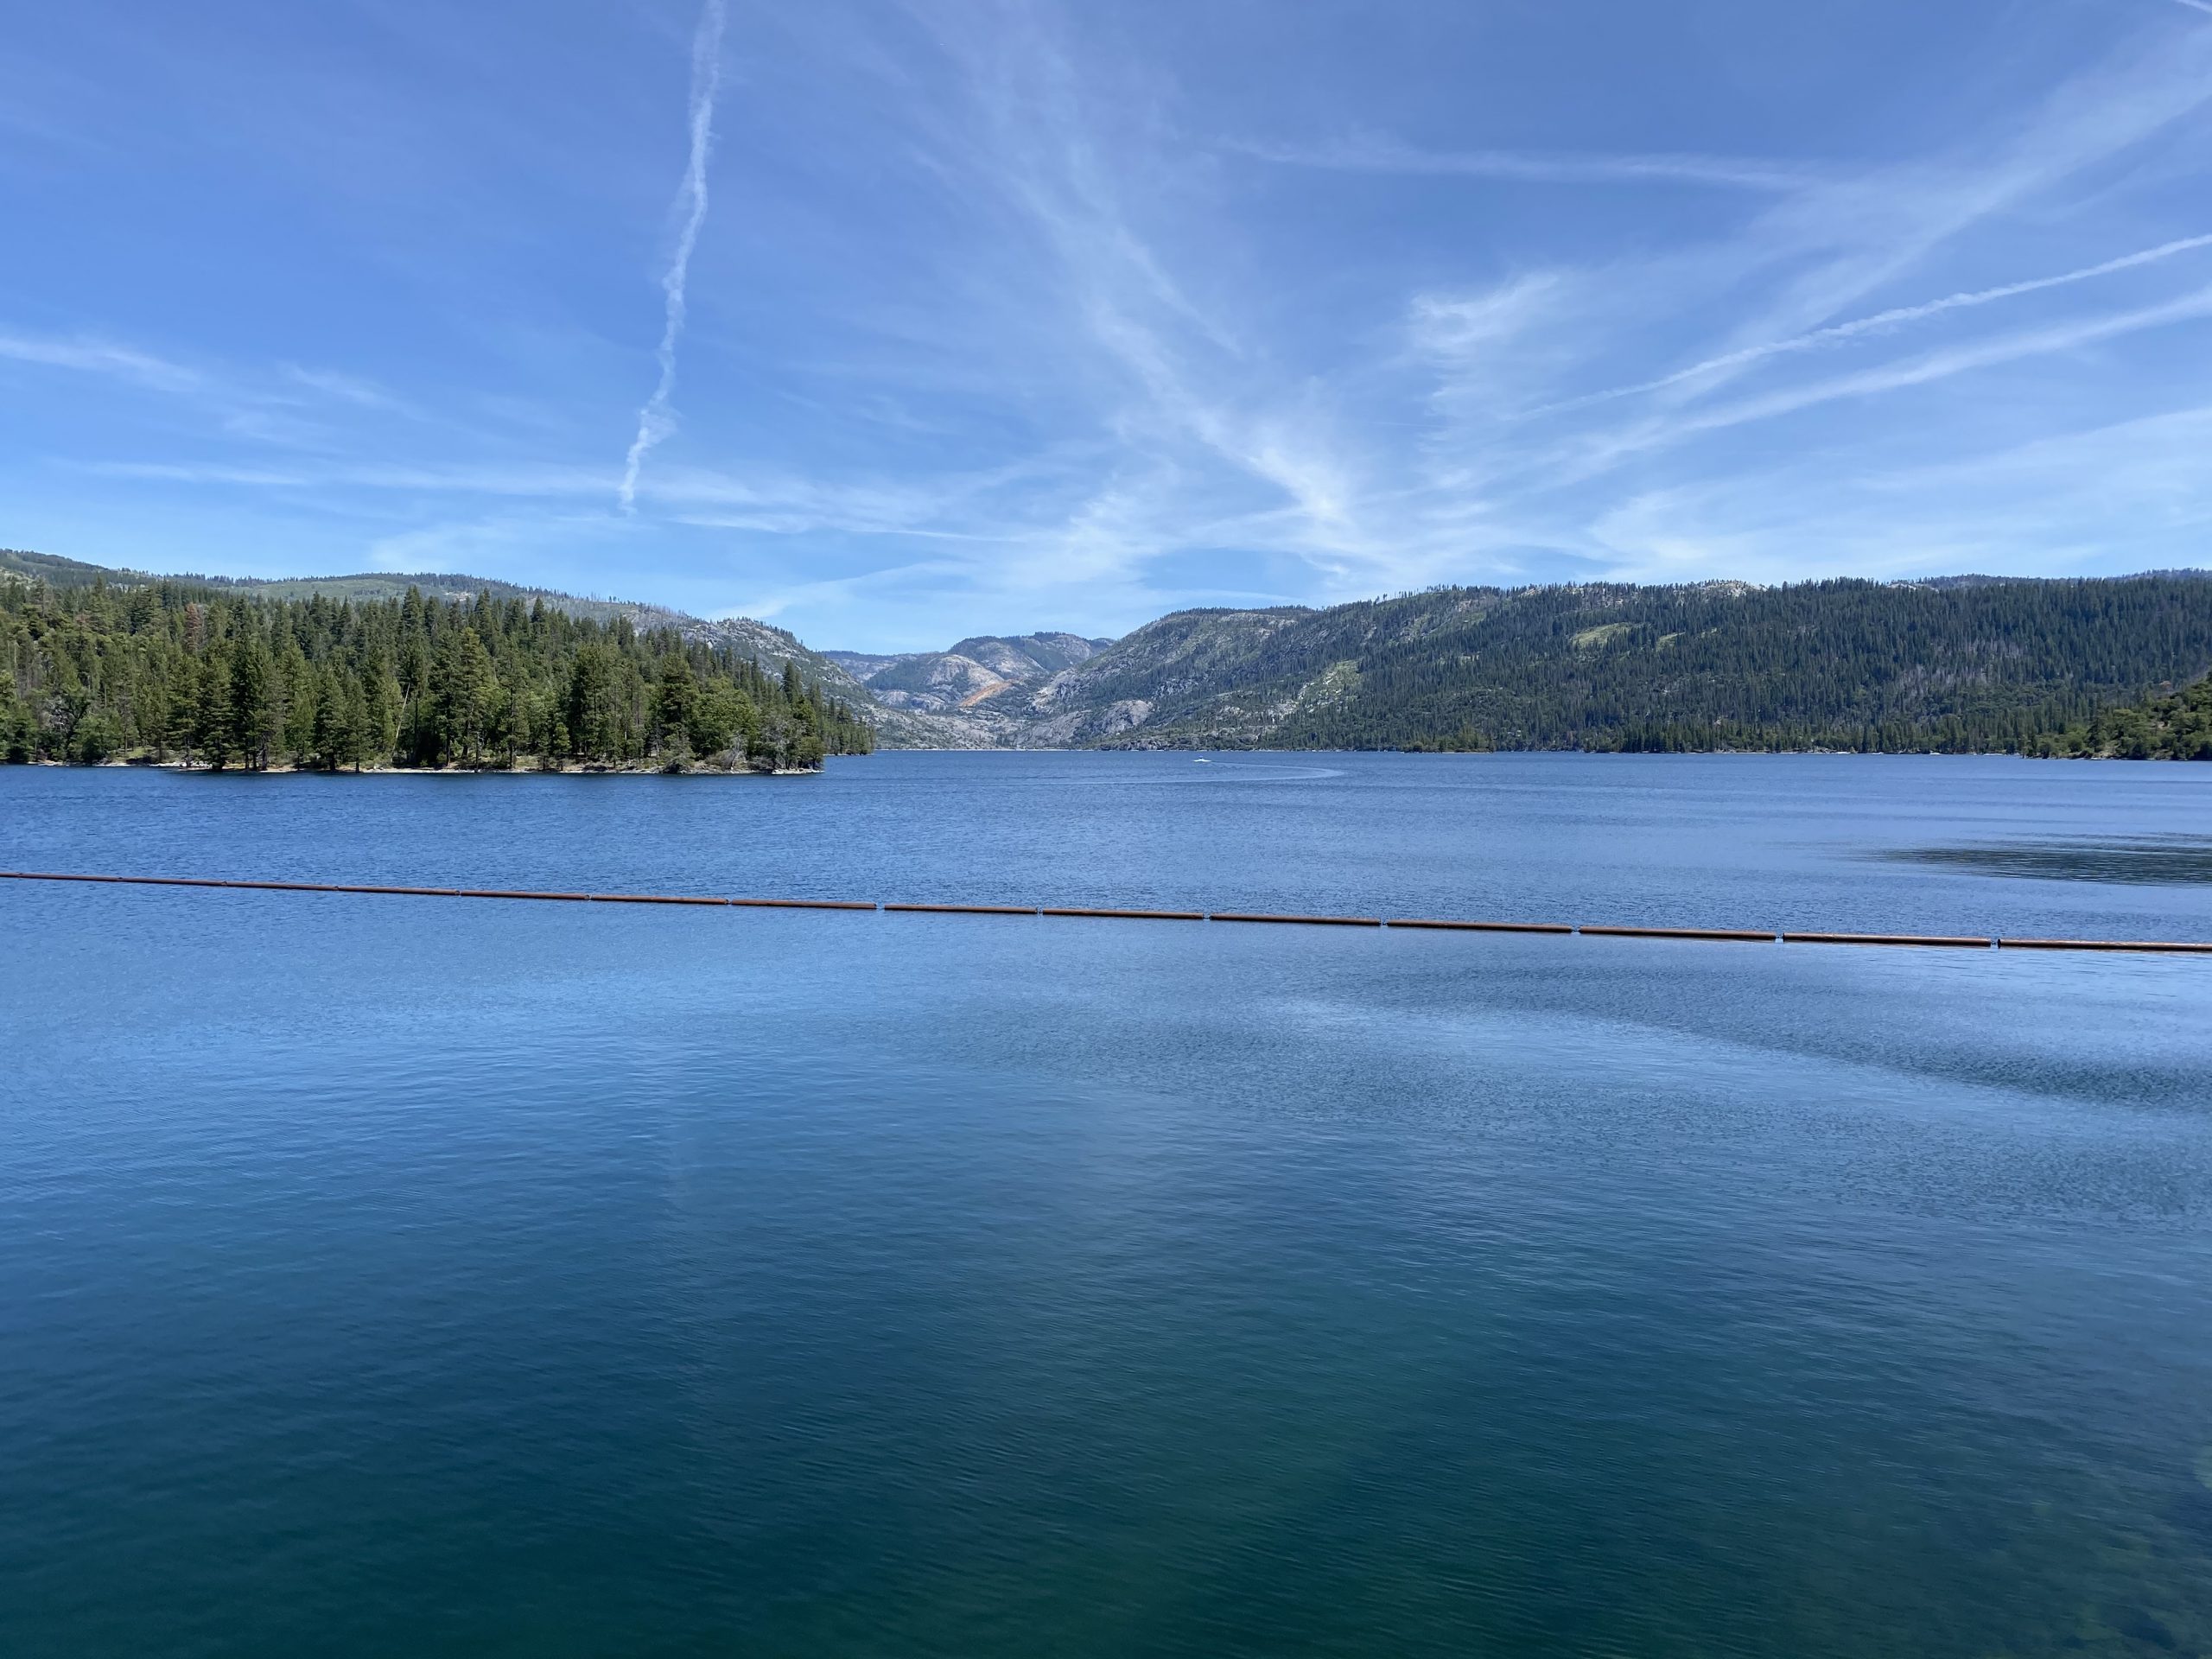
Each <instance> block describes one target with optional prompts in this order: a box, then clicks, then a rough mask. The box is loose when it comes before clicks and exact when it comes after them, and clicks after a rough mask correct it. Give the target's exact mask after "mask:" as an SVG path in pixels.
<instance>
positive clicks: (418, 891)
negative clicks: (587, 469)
mask: <svg viewBox="0 0 2212 1659" xmlns="http://www.w3.org/2000/svg"><path fill="white" fill-rule="evenodd" d="M0 880H4V881H92V882H99V883H103V884H108V885H115V886H123V887H231V888H245V889H248V890H251V891H253V892H258V893H377V894H383V895H387V896H401V897H406V898H416V899H539V900H548V899H550V900H557V901H563V902H567V903H571V904H593V905H719V906H725V907H735V908H742V909H760V910H868V911H879V910H880V911H899V912H909V913H918V914H927V915H954V916H1039V917H1042V916H1065V917H1083V918H1104V919H1111V920H1122V921H1160V922H1206V921H1213V922H1280V923H1286V924H1288V925H1293V926H1300V927H1377V928H1380V927H1407V928H1433V929H1440V930H1449V931H1454V932H1465V933H1580V934H1582V935H1585V936H1586V937H1589V938H1621V939H1701V940H1725V941H1732V942H1738V943H1743V944H1877V945H1936V946H1945V947H1950V948H1954V949H1960V950H2152V951H2160V952H2164V953H2167V954H2170V955H2187V956H2212V942H2204V941H2199V940H2195V939H2016V938H1982V937H1980V936H1977V935H1974V934H1932V933H1806V932H1798V933H1790V932H1781V931H1768V930H1766V929H1764V928H1737V927H1626V926H1612V925H1605V926H1600V925H1596V924H1590V925H1584V926H1580V927H1576V926H1572V925H1568V924H1567V923H1564V922H1482V921H1459V920H1452V919H1450V918H1436V917H1412V916H1408V917H1393V918H1383V917H1379V916H1305V915H1291V914H1279V913H1276V912H1267V911H1239V910H1216V911H1203V910H1116V909H1111V908H1107V907H1104V906H1084V905H1050V906H1038V905H944V904H927V905H925V904H885V905H879V904H877V903H875V902H874V900H872V899H723V898H716V897H715V896H713V895H711V894H703V893H550V892H544V891H540V890H537V889H531V888H506V887H378V886H373V885H371V884H368V883H365V882H359V881H247V880H229V879H226V878H223V877H219V876H209V875H90V874H81V873H77V872H65V871H58V870H0Z"/></svg>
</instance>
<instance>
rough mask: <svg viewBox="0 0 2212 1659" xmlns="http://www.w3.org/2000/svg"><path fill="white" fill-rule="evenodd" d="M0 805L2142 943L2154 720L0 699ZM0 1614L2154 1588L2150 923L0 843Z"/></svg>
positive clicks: (234, 823)
mask: <svg viewBox="0 0 2212 1659" xmlns="http://www.w3.org/2000/svg"><path fill="white" fill-rule="evenodd" d="M0 868H15V869H24V868H32V869H38V868H47V869H84V870H98V871H109V872H125V873H130V872H136V873H157V874H212V875H232V876H246V877H254V876H273V877H279V878H292V879H305V880H326V879H327V880H364V881H372V882H403V883H418V884H428V885H472V886H474V885H483V886H515V887H555V888H586V889H595V890H600V891H609V890H646V891H669V892H697V893H738V894H753V895H761V896H812V897H830V898H853V899H879V900H884V899H891V900H896V899H909V900H924V901H928V900H981V901H985V902H995V901H1006V902H1019V903H1046V904H1116V905H1134V906H1153V905H1156V906H1173V907H1193V908H1273V909H1286V910H1299V911H1351V912H1364V913H1369V914H1376V913H1380V914H1385V915H1389V914H1397V915H1444V916H1454V915H1457V916H1475V917H1509V918H1527V919H1535V920H1553V921H1567V922H1625V923H1650V924H1669V923H1671V924H1687V925H1718V926H1754V927H1769V926H1774V927H1788V928H1834V929H1843V930H1867V931H1894V930H1910V931H1937V932H1974V933H1983V934H1986V933H1993V932H1997V933H2012V934H2076V935H2079V934H2094V935H2101V936H2120V937H2154V938H2155V937H2164V938H2212V767H2202V768H2192V767H2188V766H2121V765H2108V766H2096V765H2082V764H2076V765H2065V764H2052V763H2045V764H2037V763H2031V762H2021V761H2011V760H1994V759H1992V760H1966V759H1948V758H1946V759H1937V758H1926V759H1920V758H1892V759H1867V758H1852V757H1771V758H1769V757H1681V758H1675V757H1667V758H1662V757H1649V758H1642V757H1573V756H1337V755H1327V756H1250V755H1244V756H1236V755H1222V756H1216V757H1211V762H1210V764H1206V765H1198V764H1195V763H1194V761H1193V760H1192V757H1190V756H1187V755H1141V754H1126V755H1125V754H1067V755H1058V754H1027V755H1023V754H981V755H957V754H949V755H895V754H894V755H879V756H874V757H869V758H866V759H861V760H849V761H843V762H835V763H833V764H832V766H831V767H830V769H829V772H828V773H827V774H826V775H824V776H823V777H820V778H812V779H704V778H702V779H651V778H550V777H543V778H542V777H514V778H461V777H423V778H409V777H370V778H364V779H352V778H338V779H331V778H321V777H275V778H245V777H238V776H222V777H207V776H199V775H194V776H178V775H175V774H168V773H156V772H141V771H120V770H104V771H99V772H82V771H68V772H65V771H57V770H51V769H27V768H22V767H16V768H7V769H0ZM0 1056H3V1057H4V1065H0V1653H5V1654H8V1655H10V1656H16V1655H48V1654H52V1655H70V1656H81V1655H105V1654H118V1655H123V1654H129V1655H134V1656H135V1655H169V1654H175V1655H188V1654H189V1655H200V1654H206V1655H217V1654H221V1655H252V1656H260V1655H271V1656H274V1655H288V1656H289V1655H296V1654H301V1653H308V1652H312V1653H316V1654H329V1655H385V1654H395V1653H407V1654H410V1655H411V1654H454V1655H461V1654H469V1655H477V1654H514V1655H524V1654H527V1655H533V1656H535V1655H601V1654H605V1655H615V1654H621V1655H633V1654H652V1655H692V1654H702V1655H703V1654H723V1653H728V1654H746V1655H780V1654H793V1655H798V1654H840V1655H843V1654H882V1655H912V1654H944V1655H990V1654H1000V1653H1003V1654H1035V1653H1054V1654H1100V1655H1106V1654H1113V1655H1127V1654H1190V1655H1200V1654H1206V1655H1212V1654H1224V1653H1227V1654H1234V1653H1250V1654H1262V1653H1265V1654H1347V1655H1348V1654H1389V1655H1447V1654H1449V1655H1459V1654H1466V1653H1490V1654H1507V1655H1517V1654H1530V1655H1535V1654H1554V1653H1578V1654H1623V1655H1626V1654H1635V1655H1643V1654H1662V1655H1675V1654H1679V1655H1684V1656H1688V1655H1704V1654H1745V1655H1751V1654H1761V1655H1764V1654H1781V1653H1789V1654H1796V1655H1869V1656H1871V1655H1891V1654H1897V1653H1902V1652H1911V1653H1916V1654H1929V1655H1957V1656H1982V1655H1990V1654H2061V1653H2082V1652H2085V1651H2086V1652H2089V1653H2097V1654H2142V1655H2154V1654H2175V1653H2184V1652H2190V1651H2206V1652H2212V960H2207V959H2202V958H2186V957H2183V958H2158V957H2075V956H2042V955H2037V954H2033V953H2023V952H2009V953H2008V952H2004V951H1911V950H1859V949H1853V948H1848V947H1819V946H1811V945H1736V944H1725V945H1724V944H1688V943H1674V942H1661V941H1649V940H1607V939H1602V938H1551V937H1541V936H1535V937H1532V936H1499V935H1452V934H1423V933H1416V932H1374V931H1364V930H1336V929H1314V930H1304V929H1273V928H1240V927H1235V926H1230V925H1195V924H1173V923H1142V922H1110V923H1109V922H1095V921H1077V920H1056V919H1052V918H1019V919H1016V918H996V917H944V916H918V915H894V914H869V913H858V912H855V913H840V912H772V911H728V910H689V909H681V908H677V909H662V908H629V907H610V906H531V905H501V904H494V903H484V902H473V901H471V902H463V901H455V900H440V899H420V900H416V899H391V898H371V897H346V896H334V895H283V894H276V893H234V892H220V891H211V890H190V889H160V888H116V887H61V886H44V885H39V884H31V883H18V882H0Z"/></svg>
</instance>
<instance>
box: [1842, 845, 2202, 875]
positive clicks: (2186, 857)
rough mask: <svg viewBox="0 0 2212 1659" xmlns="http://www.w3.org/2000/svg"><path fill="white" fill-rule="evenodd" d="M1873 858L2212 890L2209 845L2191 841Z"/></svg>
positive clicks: (1989, 848) (1917, 851) (1949, 850)
mask: <svg viewBox="0 0 2212 1659" xmlns="http://www.w3.org/2000/svg"><path fill="white" fill-rule="evenodd" d="M1875 856H1876V857H1878V858H1882V859H1885V860H1888V861H1893V862H1897V863H1904V864H1936V865H1942V866H1945V867H1948V868H1952V869H1957V870H1965V871H1968V872H1970V873H1972V874H1976V875H2008V876H2024V877H2028V878H2031V879H2033V880H2045V881H2124V882H2127V883H2129V884H2131V885H2133V886H2138V887H2143V886H2151V887H2205V886H2212V839H2208V838H2205V837H2202V836H2145V837H2143V838H2141V839H2138V840H2128V841H2088V840H2084V841H2022V842H1991V843H1986V844H1984V845H1982V846H1978V847H1910V848H1903V849H1898V850H1897V851H1895V852H1886V853H1878V854H1876V855H1875Z"/></svg>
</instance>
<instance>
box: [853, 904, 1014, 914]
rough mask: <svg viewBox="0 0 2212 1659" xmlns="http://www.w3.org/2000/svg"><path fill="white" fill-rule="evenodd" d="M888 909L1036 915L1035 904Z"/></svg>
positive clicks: (887, 907)
mask: <svg viewBox="0 0 2212 1659" xmlns="http://www.w3.org/2000/svg"><path fill="white" fill-rule="evenodd" d="M884 908H885V909H886V910H909V911H926V912H929V913H931V914H932V915H943V916H1034V915H1035V914H1036V913H1037V906H1034V905H886V906H884Z"/></svg>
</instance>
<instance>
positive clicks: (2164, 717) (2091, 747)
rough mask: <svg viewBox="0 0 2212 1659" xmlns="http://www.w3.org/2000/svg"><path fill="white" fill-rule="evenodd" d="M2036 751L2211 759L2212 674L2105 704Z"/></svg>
mask: <svg viewBox="0 0 2212 1659" xmlns="http://www.w3.org/2000/svg"><path fill="white" fill-rule="evenodd" d="M2036 752H2037V753H2039V754H2055V755H2075V756H2093V757H2097V758H2101V759H2104V760H2212V679H2202V680H2199V681H2197V682H2196V684H2194V685H2191V686H2188V687H2185V688H2183V690H2179V691H2175V692H2168V693H2164V694H2161V695H2158V696H2150V697H2145V699H2144V700H2143V701H2142V702H2133V703H2129V704H2126V706H2124V707H2122V708H2119V709H2104V710H2102V711H2101V712H2100V713H2099V714H2098V715H2096V716H2095V717H2094V718H2093V719H2091V720H2090V721H2088V722H2087V723H2086V724H2083V725H2081V726H2075V727H2072V728H2069V729H2068V730H2066V731H2063V732H2061V733H2059V734H2057V735H2056V736H2055V737H2052V738H2050V739H2048V740H2046V741H2044V743H2042V744H2041V745H2039V746H2038V747H2037V751H2036Z"/></svg>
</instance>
